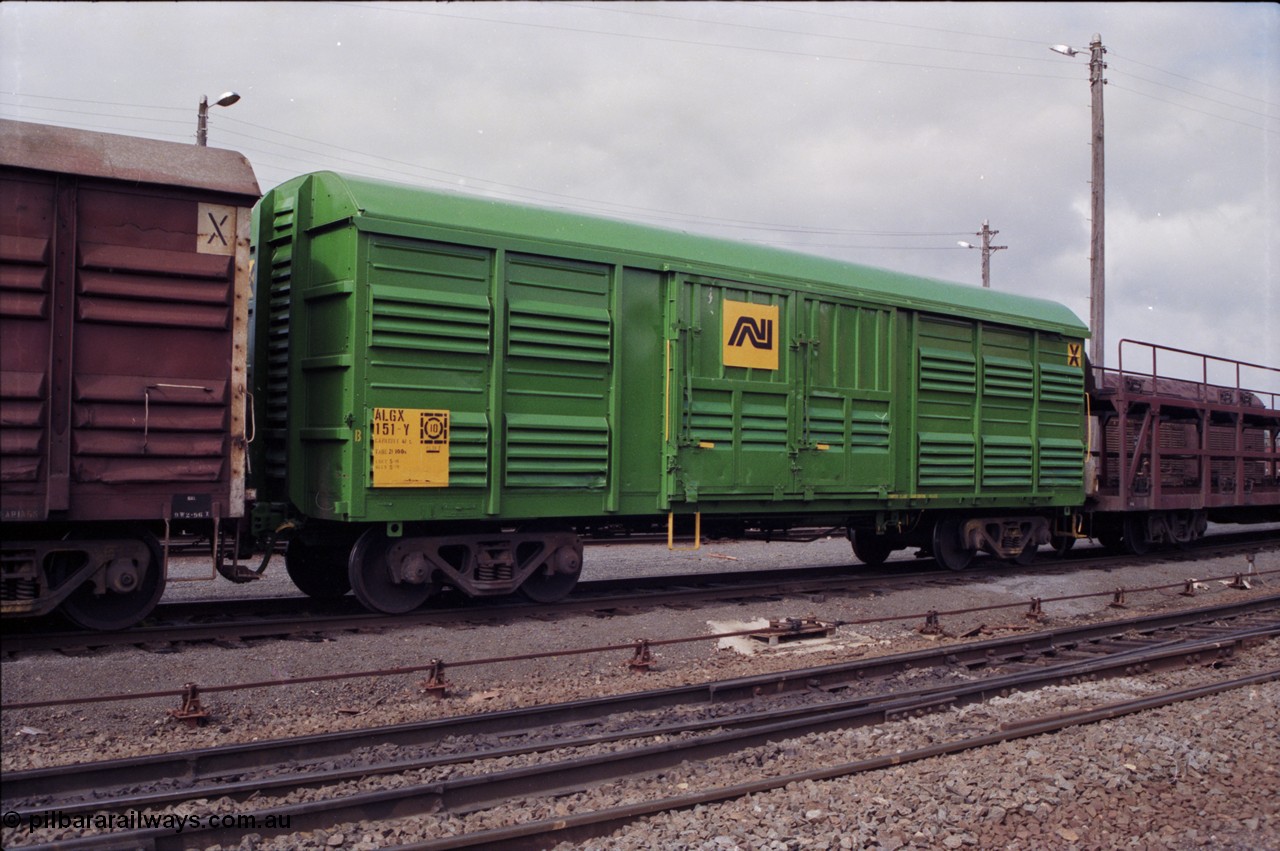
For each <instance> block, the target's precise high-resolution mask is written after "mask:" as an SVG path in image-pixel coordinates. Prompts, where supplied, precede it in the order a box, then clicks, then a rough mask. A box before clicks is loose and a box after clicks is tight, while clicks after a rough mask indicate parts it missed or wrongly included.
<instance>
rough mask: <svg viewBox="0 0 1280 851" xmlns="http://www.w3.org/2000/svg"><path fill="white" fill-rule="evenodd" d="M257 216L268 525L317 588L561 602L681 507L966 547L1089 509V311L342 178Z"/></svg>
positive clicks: (706, 522)
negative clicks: (589, 556) (284, 538)
mask: <svg viewBox="0 0 1280 851" xmlns="http://www.w3.org/2000/svg"><path fill="white" fill-rule="evenodd" d="M257 216H258V218H257V221H256V228H257V233H258V240H259V245H258V258H257V272H256V276H257V282H256V291H257V300H258V301H257V305H258V306H257V309H256V318H255V326H256V327H255V334H256V355H255V358H254V361H255V364H254V370H255V374H254V378H253V383H254V386H255V394H254V399H255V405H256V409H257V414H256V421H257V429H258V435H259V439H258V442H257V443H256V444H255V446H254V449H253V452H254V455H255V463H254V465H253V470H254V474H255V477H256V479H255V484H256V486H257V492H258V497H259V503H258V506H257V509H256V514H255V528H256V529H257V530H259V531H267V530H287V531H289V532H290V533H291V534H292V536H293V537H292V540H291V542H290V544H289V549H288V552H287V555H286V565H287V568H288V570H289V573H290V575H291V576H292V577H293V579H294V580H295V582H297V584H298V585H299V586H300V587H302V588H303V589H304V590H306V591H308V593H312V594H317V595H326V594H340V593H345V592H346V591H347V590H348V588H352V587H353V588H354V589H355V592H356V595H357V596H358V597H359V598H360V600H361V601H362V602H363V603H364V604H365V605H367V606H369V607H370V608H374V609H378V610H383V611H398V610H406V609H409V608H413V607H415V606H417V605H419V604H420V603H421V602H422V601H423V600H425V599H426V598H427V597H428V596H430V594H431V593H432V592H433V591H435V590H438V589H440V588H442V587H444V586H450V587H454V588H457V589H460V590H462V591H463V592H465V593H467V594H470V595H476V596H479V595H486V594H501V593H508V592H510V591H513V590H515V589H517V588H520V589H522V590H523V591H524V592H525V593H527V594H529V595H530V596H532V597H534V598H535V599H556V598H558V597H560V596H563V595H564V594H566V593H568V591H569V589H570V588H572V587H573V583H574V582H575V581H576V579H577V576H578V572H579V570H580V567H581V558H582V537H583V536H587V535H591V534H593V533H596V532H599V531H601V530H617V529H641V528H643V529H651V528H653V527H654V526H658V527H661V525H662V524H664V523H666V524H669V528H670V524H675V525H679V526H680V527H681V528H682V529H690V530H692V529H693V528H695V527H696V526H697V525H699V524H701V526H702V527H703V528H704V529H706V530H708V531H724V532H726V533H734V534H740V533H743V532H744V531H749V530H755V531H757V532H761V533H764V534H773V533H778V534H781V533H782V532H784V531H785V530H787V529H788V528H790V527H801V526H813V525H816V524H820V525H830V526H839V527H841V528H848V529H849V530H850V536H851V538H852V539H853V541H854V548H855V551H856V552H858V553H859V555H861V556H862V557H863V558H864V559H865V560H881V559H883V558H884V557H885V556H886V555H887V554H888V552H889V551H891V550H892V549H893V548H895V547H901V546H906V545H907V544H908V543H911V542H922V543H923V544H924V545H926V546H928V547H929V548H930V549H931V550H932V551H933V552H934V553H935V555H937V556H938V557H939V558H940V559H942V560H944V562H946V563H948V564H950V565H951V566H953V567H961V566H963V565H964V563H967V561H968V558H969V557H970V556H971V555H972V553H973V552H974V551H975V550H976V549H986V550H989V551H991V552H994V553H996V554H998V555H1001V556H1004V557H1010V558H1012V557H1018V556H1021V555H1023V554H1025V553H1029V552H1031V551H1034V549H1035V548H1036V547H1038V546H1039V545H1040V544H1042V543H1047V542H1049V540H1050V538H1051V537H1052V536H1054V535H1067V534H1070V533H1071V528H1070V527H1071V522H1072V518H1073V516H1074V512H1075V511H1076V510H1078V508H1079V506H1081V505H1082V504H1083V502H1084V489H1085V480H1084V467H1085V464H1084V459H1085V454H1086V449H1087V447H1086V426H1085V420H1086V413H1085V389H1084V386H1085V362H1084V357H1083V354H1082V345H1081V344H1082V341H1083V339H1084V338H1085V337H1086V336H1087V329H1086V328H1085V327H1084V326H1083V325H1082V324H1081V323H1080V321H1079V320H1078V319H1077V318H1076V317H1075V316H1074V315H1073V314H1072V313H1071V312H1070V311H1069V310H1068V309H1066V308H1064V307H1062V306H1061V305H1058V304H1055V303H1052V302H1049V301H1044V300H1039V299H1031V298H1023V297H1017V296H1012V295H1007V294H1001V293H996V292H992V291H990V290H982V289H976V288H973V287H965V286H959V285H953V284H946V283H941V282H937V281H933V280H926V279H922V278H917V277H911V276H906V275H901V274H895V273H891V272H886V271H881V270H876V269H870V268H865V267H860V266H854V265H849V264H844V263H839V262H835V261H831V260H824V259H820V258H814V257H808V256H803V255H797V254H792V253H788V252H781V251H776V250H771V249H766V248H761V247H754V246H745V245H739V244H734V243H730V242H725V241H720V240H715V239H708V238H702V237H696V236H691V235H687V234H681V233H672V232H666V231H661V230H656V229H650V228H646V227H640V226H636V225H631V224H624V223H619V222H613V221H607V220H601V219H594V218H587V217H583V216H577V215H571V214H567V213H561V212H554V211H548V210H536V209H530V208H524V207H519V206H513V205H510V204H505V203H500V202H497V201H490V200H485V199H481V198H473V197H460V196H456V195H451V194H445V193H438V192H431V191H425V190H422V189H415V188H409V187H404V186H397V185H393V184H390V183H382V182H377V181H372V180H362V179H357V178H353V177H344V176H340V175H337V174H333V173H316V174H310V175H304V176H301V177H299V178H297V179H295V180H291V181H289V182H287V183H285V184H283V185H282V186H280V187H278V188H276V189H274V190H272V191H270V192H268V193H267V194H266V195H265V196H264V198H263V200H262V202H261V204H260V205H259V207H258V212H257Z"/></svg>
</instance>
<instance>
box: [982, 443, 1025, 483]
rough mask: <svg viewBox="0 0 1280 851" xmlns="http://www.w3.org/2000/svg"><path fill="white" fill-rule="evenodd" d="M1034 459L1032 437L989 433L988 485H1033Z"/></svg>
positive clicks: (985, 449) (984, 454) (984, 469)
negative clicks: (1000, 435) (1001, 435)
mask: <svg viewBox="0 0 1280 851" xmlns="http://www.w3.org/2000/svg"><path fill="white" fill-rule="evenodd" d="M1033 466H1034V465H1033V460H1032V448H1031V438H1029V437H987V438H983V440H982V486H983V487H984V488H998V487H1021V488H1029V487H1031V485H1032V473H1033Z"/></svg>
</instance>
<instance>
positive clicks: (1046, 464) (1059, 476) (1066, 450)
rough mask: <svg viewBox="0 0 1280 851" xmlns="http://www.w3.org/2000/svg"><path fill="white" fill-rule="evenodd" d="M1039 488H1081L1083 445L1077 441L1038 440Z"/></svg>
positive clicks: (1082, 482) (1082, 481)
mask: <svg viewBox="0 0 1280 851" xmlns="http://www.w3.org/2000/svg"><path fill="white" fill-rule="evenodd" d="M1040 486H1041V487H1044V488H1047V487H1077V488H1078V487H1083V486H1084V444H1083V443H1081V442H1080V441H1078V440H1055V439H1050V438H1041V440H1040Z"/></svg>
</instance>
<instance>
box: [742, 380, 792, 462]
mask: <svg viewBox="0 0 1280 851" xmlns="http://www.w3.org/2000/svg"><path fill="white" fill-rule="evenodd" d="M741 435H742V448H743V449H744V450H754V451H766V452H785V451H786V449H787V397H785V396H772V395H770V396H766V395H762V394H751V393H744V394H743V395H742V425H741Z"/></svg>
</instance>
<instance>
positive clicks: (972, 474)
mask: <svg viewBox="0 0 1280 851" xmlns="http://www.w3.org/2000/svg"><path fill="white" fill-rule="evenodd" d="M977 331H978V326H977V325H975V324H974V323H972V322H963V321H959V320H948V319H943V318H939V317H923V316H921V317H919V318H918V320H917V323H916V352H915V362H916V377H917V380H916V388H915V390H916V422H915V432H916V437H917V448H916V451H917V468H916V471H917V472H916V476H917V478H916V488H917V489H918V490H919V491H920V492H922V493H927V494H931V495H937V494H939V493H942V494H947V493H952V494H957V495H962V494H965V493H973V491H974V489H975V485H976V482H977V475H978V472H977V471H978V458H977V453H978V449H979V446H978V444H977V441H976V437H975V436H976V435H977V434H978V358H977V354H976V347H977Z"/></svg>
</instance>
